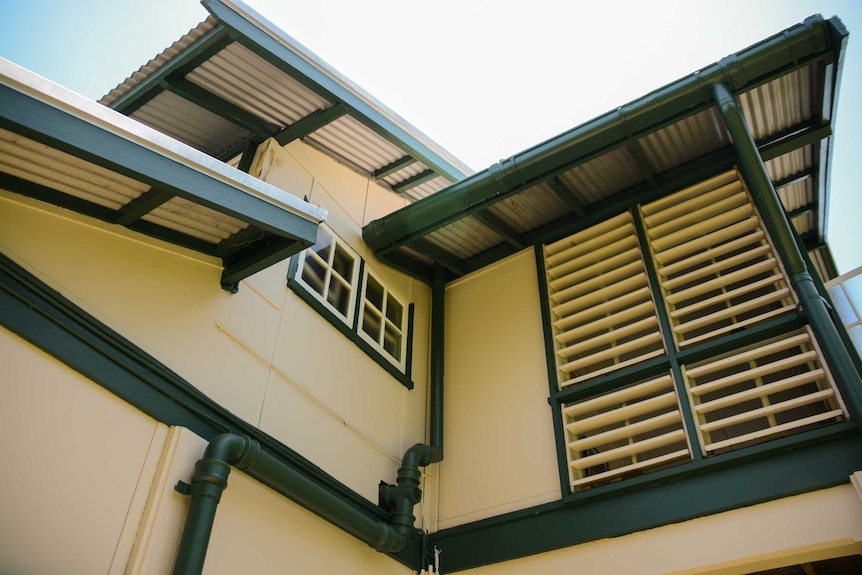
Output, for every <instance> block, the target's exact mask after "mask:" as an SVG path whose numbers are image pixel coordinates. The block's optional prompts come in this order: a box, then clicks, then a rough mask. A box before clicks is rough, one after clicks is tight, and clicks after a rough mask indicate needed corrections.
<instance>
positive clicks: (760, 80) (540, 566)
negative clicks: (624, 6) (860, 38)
mask: <svg viewBox="0 0 862 575" xmlns="http://www.w3.org/2000/svg"><path fill="white" fill-rule="evenodd" d="M203 3H204V5H205V6H206V8H207V9H208V10H209V11H210V13H211V17H210V18H208V19H207V20H206V21H205V22H203V23H202V24H201V25H199V26H198V27H196V28H195V29H194V30H192V31H191V32H189V34H188V35H186V36H184V37H183V38H181V39H180V40H179V41H178V42H176V43H175V44H174V45H172V46H170V47H169V48H168V49H167V50H165V52H163V53H162V54H160V55H159V56H157V57H156V58H154V59H153V60H152V61H150V62H149V63H147V64H145V65H144V66H142V67H141V69H140V70H139V71H137V72H136V73H135V74H133V75H132V76H131V77H130V78H129V79H127V80H126V81H125V82H123V83H122V84H120V85H119V86H118V87H117V88H116V89H115V90H113V91H112V92H111V93H109V94H108V95H107V96H105V97H104V98H103V99H102V101H101V102H100V103H95V102H90V101H87V100H85V99H82V98H80V97H78V96H76V95H75V94H72V93H70V92H68V91H66V90H65V89H63V88H62V87H59V86H56V85H54V84H51V83H50V82H47V81H45V80H43V79H41V78H39V77H37V76H35V75H33V74H31V73H30V72H28V71H26V70H23V69H21V68H19V67H17V66H15V65H14V64H12V63H10V62H6V61H0V66H2V67H0V76H2V85H1V86H0V251H2V255H0V286H2V289H0V326H2V327H0V341H2V344H0V350H2V351H0V354H2V355H0V357H2V361H0V384H2V385H0V390H2V396H0V410H2V413H0V421H2V429H3V433H2V438H3V439H2V449H0V452H2V454H3V456H4V460H5V461H6V462H7V465H6V466H4V471H3V474H2V482H0V517H3V519H2V521H0V571H3V572H9V573H53V572H71V573H167V572H171V571H172V570H173V572H174V573H200V572H204V573H207V574H215V573H232V572H253V573H270V572H273V573H274V572H284V571H289V572H302V573H334V572H346V571H348V570H350V571H353V572H359V573H410V572H417V571H421V570H424V571H426V572H429V571H439V572H455V571H463V572H466V573H476V574H481V573H491V572H494V573H533V572H557V571H569V570H571V571H576V572H579V573H596V574H606V573H644V574H646V573H650V574H652V573H655V574H659V573H674V574H683V573H685V574H695V573H716V574H727V575H730V574H747V573H755V572H763V571H767V572H769V573H775V574H778V573H797V572H802V573H856V572H859V570H860V566H862V435H860V424H859V422H860V421H862V380H860V372H862V364H860V359H859V354H858V347H857V348H856V349H854V347H853V343H852V342H853V341H855V340H853V339H851V338H855V337H856V332H857V331H858V329H857V328H858V327H859V326H858V324H859V318H860V315H859V314H858V313H857V312H858V310H860V309H862V305H860V304H859V302H860V301H862V298H858V295H857V291H858V290H857V288H856V286H857V285H858V283H859V282H857V281H856V279H858V277H860V276H858V274H857V275H854V274H848V277H846V278H843V279H834V276H835V275H836V270H835V269H834V264H833V263H832V261H831V256H830V255H829V248H828V246H827V245H826V244H825V242H824V237H823V233H824V228H825V212H826V210H825V206H826V204H827V201H828V191H829V190H828V183H829V182H828V173H829V170H828V168H829V160H830V151H831V136H832V131H833V129H834V118H833V110H834V106H835V101H836V98H837V87H838V84H839V80H840V72H841V67H842V64H843V54H844V47H845V45H846V41H847V36H848V34H847V32H846V30H845V29H844V28H843V26H842V24H841V22H840V21H839V20H838V19H831V20H823V19H821V18H820V17H811V18H809V19H807V20H806V21H805V22H803V23H802V24H799V25H797V26H794V27H792V28H790V29H788V30H785V31H783V32H782V33H780V34H777V35H776V36H773V37H771V38H768V39H765V40H764V41H763V42H761V43H759V44H757V45H755V46H752V47H750V48H747V49H745V50H742V51H740V52H738V53H736V54H734V55H732V56H729V57H728V58H725V59H723V60H722V61H720V62H718V63H716V64H713V65H711V66H707V67H705V68H703V69H702V70H701V71H699V72H698V73H697V74H694V75H691V76H689V77H686V78H683V79H681V80H679V81H677V82H675V83H673V84H670V85H668V86H665V87H663V88H660V89H659V90H657V91H655V92H653V93H651V94H648V95H646V96H644V97H643V98H641V99H639V100H637V101H634V102H632V103H630V104H628V105H626V106H623V107H621V108H619V109H617V110H614V111H612V112H609V113H608V114H606V115H604V116H601V117H599V118H597V119H595V120H593V121H591V122H588V123H587V124H584V125H582V126H578V127H575V128H573V129H572V130H570V131H569V132H566V133H564V134H561V135H560V136H558V137H556V138H553V139H551V140H549V141H547V142H543V143H541V144H539V145H537V146H535V147H534V148H531V149H529V150H526V151H524V152H522V153H520V154H517V155H515V156H513V157H512V158H509V159H507V160H504V161H502V162H500V163H499V164H496V165H494V166H491V167H490V168H488V169H487V170H483V171H481V172H478V173H475V174H472V173H469V170H467V169H466V168H465V167H464V166H463V165H461V164H460V163H459V162H458V161H457V160H456V159H454V158H452V157H451V156H449V155H448V154H447V153H446V152H445V151H443V150H441V149H439V147H437V146H436V145H435V144H433V142H430V141H428V140H427V138H425V137H424V136H422V135H421V134H419V133H418V132H417V131H416V130H415V129H413V128H412V127H410V126H409V125H408V124H406V122H404V121H403V120H402V119H400V118H398V117H397V116H396V115H395V114H393V113H392V112H391V111H389V110H387V109H386V108H385V107H384V106H382V105H381V104H380V103H378V102H377V101H375V100H374V99H373V98H372V97H371V96H369V95H367V94H365V93H363V92H362V91H361V90H359V89H358V88H356V87H355V86H353V85H352V84H351V83H350V82H349V81H348V80H347V79H345V78H343V77H341V76H340V75H339V74H338V73H337V72H335V71H334V70H331V69H330V68H328V67H327V66H326V65H325V64H323V63H322V62H320V61H319V60H318V59H316V58H315V57H314V56H313V55H312V54H310V53H308V51H307V50H305V49H304V48H303V47H301V46H299V45H297V44H296V43H295V42H293V41H292V40H291V39H290V38H289V37H288V36H286V35H285V34H284V33H283V32H281V31H279V30H277V29H275V28H274V27H273V26H272V25H271V24H269V23H268V22H267V21H266V20H265V19H263V18H262V17H260V16H259V15H257V14H255V13H254V12H253V11H251V10H249V9H248V8H247V7H245V6H244V5H242V4H241V3H239V2H229V1H226V0H204V2H203ZM830 280H833V281H832V283H830V284H828V285H830V289H829V290H828V291H827V288H826V286H825V285H824V282H827V281H830ZM842 286H843V287H842ZM854 290H856V291H854ZM854 302H855V303H854ZM854 314H855V315H854ZM845 324H846V325H847V326H848V329H849V330H850V333H849V334H848V331H847V329H845V327H844V326H845ZM856 339H858V338H856ZM444 439H445V441H444ZM231 470H232V471H231ZM46 551H47V552H46ZM435 563H436V564H439V568H436V567H435ZM794 569H795V570H794Z"/></svg>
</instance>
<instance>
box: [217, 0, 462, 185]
mask: <svg viewBox="0 0 862 575" xmlns="http://www.w3.org/2000/svg"><path fill="white" fill-rule="evenodd" d="M201 4H203V6H204V8H206V9H207V11H209V13H210V14H212V16H213V17H214V18H215V19H216V20H218V21H219V23H220V24H221V25H222V26H224V27H225V28H227V29H229V30H230V33H231V35H232V36H233V37H234V38H235V39H236V40H237V41H239V42H240V43H241V44H243V45H244V46H245V47H246V48H248V49H250V50H251V51H252V52H254V53H256V54H257V55H258V56H260V57H261V58H263V59H264V60H266V61H268V62H269V63H271V64H273V65H274V66H275V67H277V68H279V69H280V70H282V71H284V72H285V73H287V74H289V75H290V76H291V77H293V78H294V79H296V80H297V81H298V82H300V83H301V84H303V85H304V86H306V87H307V88H309V89H311V90H312V91H314V92H315V93H316V94H318V95H319V96H321V97H323V98H325V99H327V100H329V101H330V102H332V103H337V102H340V103H343V104H344V105H345V106H347V108H348V109H349V111H350V115H351V116H353V117H354V118H356V119H357V120H358V121H360V122H361V123H362V124H364V125H365V126H367V127H368V128H370V129H371V130H373V131H374V132H375V133H377V134H378V135H379V136H381V137H382V138H384V139H385V140H387V141H389V142H390V143H392V144H394V145H395V146H396V147H398V148H400V149H402V150H403V151H404V152H405V153H407V154H409V155H410V156H412V157H414V158H416V159H418V160H419V161H421V162H422V163H423V164H425V165H426V166H428V167H429V168H431V169H433V170H434V171H435V172H437V173H438V174H441V175H443V176H445V177H446V178H448V179H449V180H451V181H457V180H460V179H461V178H463V177H464V176H465V175H467V174H468V173H470V170H469V169H468V168H467V167H466V166H462V165H458V163H457V161H456V160H454V158H453V159H449V158H446V157H444V156H443V155H442V154H441V153H439V152H437V151H435V150H433V149H432V148H431V147H430V146H429V145H428V144H426V143H425V142H423V141H422V140H421V139H420V138H419V137H418V136H417V135H416V134H417V131H416V130H415V129H411V128H408V127H407V123H406V122H405V121H404V120H402V119H400V118H398V117H397V116H396V115H395V114H394V113H393V112H391V111H389V110H387V109H386V108H385V107H384V106H383V105H382V104H380V103H379V102H377V101H376V100H374V99H373V98H372V97H371V96H369V95H366V94H363V93H362V92H360V90H359V88H358V87H356V86H355V85H353V84H352V83H350V81H349V80H347V79H344V78H342V77H341V76H340V75H339V74H337V73H336V72H335V71H334V70H331V69H328V67H327V66H326V65H325V64H324V63H323V62H322V61H321V60H320V59H319V58H318V57H317V56H315V55H314V54H312V53H311V52H310V51H309V50H307V49H305V48H304V47H302V46H301V45H300V44H299V43H298V42H297V41H296V40H294V39H293V38H291V37H289V36H288V35H287V34H285V33H284V32H282V31H281V30H280V29H278V27H276V26H275V25H273V24H272V23H270V22H269V21H268V20H266V19H265V18H264V17H263V16H261V15H260V14H258V13H257V12H255V11H254V10H253V9H251V8H250V7H248V6H246V5H245V4H243V3H242V2H239V1H232V2H227V1H224V0H201ZM240 11H241V12H243V13H245V14H248V15H249V16H251V17H252V18H254V19H255V20H256V21H257V22H260V23H262V24H263V25H264V26H266V27H267V28H268V29H269V30H270V31H271V32H272V34H273V35H270V34H269V33H267V31H265V30H263V29H262V28H260V27H258V25H257V24H255V23H254V22H252V21H251V20H249V19H247V18H246V17H245V16H243V15H242V14H241V13H240ZM276 36H277V37H276ZM290 46H297V47H299V48H300V50H301V52H302V53H298V52H295V51H294V50H293V49H291V48H290Z"/></svg>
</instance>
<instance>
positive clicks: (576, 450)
mask: <svg viewBox="0 0 862 575" xmlns="http://www.w3.org/2000/svg"><path fill="white" fill-rule="evenodd" d="M562 410H563V426H564V428H565V441H566V451H567V453H568V464H569V479H570V483H571V487H572V489H573V490H582V489H585V488H589V487H596V486H600V485H604V484H607V483H611V482H614V481H619V480H620V479H624V478H627V477H635V476H638V475H642V474H643V473H645V472H647V471H655V470H658V469H663V468H665V467H668V466H670V465H675V464H677V463H680V462H682V461H688V460H690V459H691V452H690V450H689V447H688V442H687V439H686V434H685V430H684V427H683V419H682V412H681V410H680V406H679V401H678V398H677V395H676V391H675V390H674V384H673V379H672V378H671V376H670V375H669V374H666V375H663V376H660V377H657V378H654V379H650V380H649V381H645V382H641V383H638V384H636V385H631V386H629V387H625V388H623V389H619V390H616V391H614V392H611V393H607V394H604V395H599V396H598V397H593V398H591V399H588V400H585V401H580V402H576V403H571V404H564V405H563V407H562Z"/></svg>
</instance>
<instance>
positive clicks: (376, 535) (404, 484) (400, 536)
mask: <svg viewBox="0 0 862 575" xmlns="http://www.w3.org/2000/svg"><path fill="white" fill-rule="evenodd" d="M438 454H439V449H434V448H431V447H429V446H427V445H424V444H421V443H418V444H416V445H414V446H413V447H411V448H410V449H408V450H407V452H406V453H405V454H404V459H403V460H402V463H401V467H400V468H399V469H398V479H397V485H394V486H392V485H390V486H387V489H385V490H383V488H381V494H383V492H384V491H385V500H384V501H385V503H386V504H387V507H390V508H391V509H392V510H393V515H392V521H391V522H390V523H386V522H383V521H377V520H375V519H372V518H370V517H368V516H367V515H365V514H364V513H362V512H361V511H359V510H358V509H356V508H355V507H353V506H351V505H350V504H348V503H346V502H345V501H343V500H342V499H340V498H338V497H337V496H335V495H333V494H332V493H330V492H329V491H327V490H325V489H324V488H322V487H321V486H320V485H318V484H317V483H316V482H314V481H313V480H311V479H309V478H307V477H305V476H304V475H303V474H301V473H299V472H298V471H296V470H295V469H293V468H292V467H290V466H288V465H286V464H284V463H282V462H281V461H280V460H278V459H276V458H275V457H273V456H271V455H269V454H268V453H266V452H264V451H262V450H261V449H260V446H259V445H258V443H257V441H255V440H253V439H250V438H248V437H240V436H238V435H232V434H224V435H219V436H218V437H216V438H215V439H213V440H212V442H211V443H210V444H209V446H207V449H206V451H205V452H204V456H203V458H202V459H200V460H199V461H198V462H197V463H196V464H195V471H194V474H193V475H192V480H191V483H190V484H185V483H183V482H180V483H179V484H178V485H177V491H179V492H180V493H183V494H185V495H189V496H191V502H190V503H189V513H188V517H187V518H186V523H185V526H184V528H183V534H182V538H181V539H180V546H179V550H178V551H177V559H176V562H175V563H174V569H173V575H200V573H201V572H202V570H203V566H204V560H205V559H206V552H207V547H208V545H209V539H210V535H211V533H212V528H213V522H214V521H215V513H216V508H217V506H218V503H219V500H220V498H221V494H222V492H223V491H224V490H225V488H226V487H227V478H228V475H229V474H230V467H231V466H234V467H236V468H237V469H240V470H243V471H245V472H246V473H247V474H248V475H250V476H251V477H254V478H255V479H257V480H258V481H260V482H261V483H263V484H265V485H268V486H270V487H272V488H273V489H275V490H276V491H278V492H279V493H282V494H283V495H285V496H287V497H288V498H289V499H291V500H293V501H295V502H296V503H298V504H299V505H302V506H303V507H305V508H306V509H308V510H310V511H312V512H313V513H315V514H317V515H318V516H320V517H322V518H324V519H326V520H327V521H329V522H330V523H332V524H333V525H336V526H337V527H340V528H341V529H343V530H344V531H346V532H348V533H350V534H351V535H353V536H354V537H356V538H358V539H360V540H362V541H364V542H365V543H367V544H368V545H370V546H371V547H373V548H374V549H376V550H377V551H381V552H397V551H400V550H401V549H403V548H404V546H405V545H406V544H407V542H408V541H409V539H410V537H411V536H412V535H413V532H414V527H413V523H414V522H415V520H416V519H415V517H414V516H413V507H414V506H415V505H416V504H417V503H419V501H420V500H421V498H422V492H421V490H420V489H419V480H420V478H421V472H420V471H419V467H424V466H426V465H429V464H431V463H434V462H435V461H439V459H435V457H436V456H437V455H438Z"/></svg>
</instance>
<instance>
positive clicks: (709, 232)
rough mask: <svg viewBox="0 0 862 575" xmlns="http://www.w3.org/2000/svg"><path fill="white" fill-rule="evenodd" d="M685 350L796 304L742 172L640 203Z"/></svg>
mask: <svg viewBox="0 0 862 575" xmlns="http://www.w3.org/2000/svg"><path fill="white" fill-rule="evenodd" d="M641 213H642V214H643V218H644V227H645V230H646V233H647V238H648V242H649V244H650V249H651V251H652V255H653V258H654V260H655V262H656V268H657V272H658V275H659V277H660V281H661V289H662V293H663V295H664V300H665V303H666V304H667V306H668V311H669V316H670V319H671V323H672V332H673V336H674V340H675V342H676V345H677V346H678V347H679V348H682V347H685V346H690V345H692V344H695V343H699V342H702V341H706V340H710V339H714V338H716V337H719V336H721V335H724V334H727V333H729V332H731V331H734V330H737V329H740V328H742V327H745V326H749V325H753V324H756V323H759V322H763V321H765V320H767V319H769V318H773V317H775V316H777V315H781V314H784V313H788V312H791V311H793V310H795V309H796V299H795V295H794V294H793V291H792V290H791V289H790V287H789V282H788V281H787V278H786V277H785V274H784V272H783V270H782V269H781V265H780V263H779V261H778V259H777V258H776V257H775V255H774V253H773V248H772V245H771V244H770V243H769V241H768V237H767V235H766V232H765V231H764V229H763V225H762V223H761V222H760V218H759V217H758V215H757V212H756V210H755V208H754V205H753V203H752V202H751V199H750V197H749V196H748V193H747V192H746V191H745V189H744V187H743V184H742V181H741V180H740V179H739V178H738V176H737V174H736V172H727V173H726V174H722V175H721V176H718V177H716V178H713V179H712V180H708V181H706V182H701V183H700V184H698V185H696V186H692V187H691V188H687V189H685V190H682V191H680V192H677V193H675V194H672V195H671V196H668V197H667V198H663V199H662V200H659V201H658V202H653V203H652V204H647V205H645V206H642V208H641Z"/></svg>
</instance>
